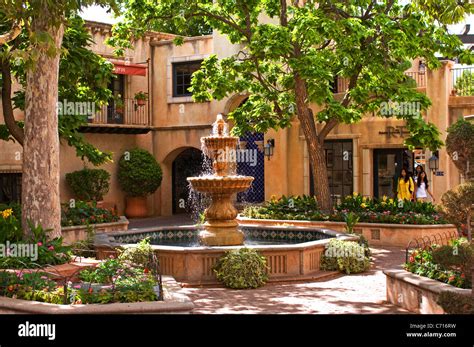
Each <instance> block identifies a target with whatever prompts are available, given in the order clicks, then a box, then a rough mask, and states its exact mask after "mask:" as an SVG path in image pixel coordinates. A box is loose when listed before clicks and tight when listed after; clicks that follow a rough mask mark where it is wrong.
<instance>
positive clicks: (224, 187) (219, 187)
mask: <svg viewBox="0 0 474 347" xmlns="http://www.w3.org/2000/svg"><path fill="white" fill-rule="evenodd" d="M253 180H254V178H253V177H251V176H208V177H206V176H203V177H188V182H189V183H191V186H192V188H193V189H194V190H196V191H198V192H201V193H209V194H219V193H221V194H234V193H239V192H243V191H245V190H247V189H249V188H250V185H251V184H252V182H253Z"/></svg>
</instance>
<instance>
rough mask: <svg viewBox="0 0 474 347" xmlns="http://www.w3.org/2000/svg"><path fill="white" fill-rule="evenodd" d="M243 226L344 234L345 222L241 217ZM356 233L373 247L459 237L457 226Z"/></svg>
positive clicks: (375, 226)
mask: <svg viewBox="0 0 474 347" xmlns="http://www.w3.org/2000/svg"><path fill="white" fill-rule="evenodd" d="M237 220H238V222H239V224H241V225H274V226H276V225H294V226H306V227H311V228H324V229H332V230H335V231H338V232H344V231H345V226H346V223H344V222H316V221H314V222H313V221H302V220H274V219H251V218H245V217H241V216H239V217H238V218H237ZM354 232H355V233H357V234H362V235H364V237H365V238H366V239H367V240H368V241H369V244H370V245H371V246H397V247H403V248H405V247H407V245H408V243H409V242H410V241H412V240H413V239H421V238H426V237H429V238H432V237H433V238H434V237H435V236H438V237H439V235H445V234H446V235H448V234H449V235H451V234H452V235H457V229H456V226H455V225H453V224H436V225H414V224H382V223H357V225H356V226H355V227H354ZM443 237H444V238H446V236H443Z"/></svg>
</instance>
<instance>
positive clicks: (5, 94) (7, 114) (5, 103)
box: [1, 57, 25, 146]
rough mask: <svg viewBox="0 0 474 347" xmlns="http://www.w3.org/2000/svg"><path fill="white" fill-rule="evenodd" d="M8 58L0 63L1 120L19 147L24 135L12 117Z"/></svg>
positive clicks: (10, 77)
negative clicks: (0, 72) (3, 120)
mask: <svg viewBox="0 0 474 347" xmlns="http://www.w3.org/2000/svg"><path fill="white" fill-rule="evenodd" d="M7 59H8V57H6V58H5V60H4V61H2V63H1V68H2V83H3V85H2V108H3V118H4V119H5V125H6V126H7V128H8V131H9V132H10V134H11V135H12V136H13V138H14V139H15V140H16V141H18V143H19V144H20V145H22V146H23V142H24V139H25V134H24V132H23V129H22V128H20V127H19V126H18V124H17V123H16V120H15V116H14V115H13V106H12V99H11V97H12V73H11V70H10V63H9V62H8V60H7Z"/></svg>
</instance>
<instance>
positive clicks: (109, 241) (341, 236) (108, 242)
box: [95, 224, 358, 253]
mask: <svg viewBox="0 0 474 347" xmlns="http://www.w3.org/2000/svg"><path fill="white" fill-rule="evenodd" d="M244 227H245V228H255V229H257V228H258V229H268V230H279V231H280V230H281V231H282V230H286V231H287V230H288V229H290V230H296V231H303V232H305V231H318V232H320V233H323V234H325V235H330V236H331V237H328V238H325V239H321V240H314V241H304V240H302V242H298V243H293V244H271V245H264V244H260V245H259V244H254V245H245V244H244V245H238V246H202V245H199V246H170V245H153V244H151V245H150V246H151V247H152V249H154V250H164V251H175V252H188V253H189V252H193V253H200V252H209V251H213V250H215V252H222V251H230V250H234V249H239V248H251V249H257V250H258V249H261V250H274V249H275V250H298V249H303V248H307V247H310V246H316V245H326V244H327V243H328V242H329V240H331V239H338V240H347V241H356V240H357V239H358V237H357V236H354V235H350V234H346V233H341V232H337V231H334V230H331V229H326V228H315V227H304V226H291V225H288V226H286V225H285V226H262V225H258V224H256V225H250V224H246V225H245V226H244ZM166 230H183V231H184V230H185V231H190V230H192V231H197V230H200V228H199V225H186V226H164V227H163V226H162V227H149V228H143V229H136V230H134V229H131V230H127V231H126V232H109V233H97V234H96V240H95V244H96V245H97V246H101V247H111V248H115V247H124V248H128V247H134V246H136V244H137V243H121V242H116V241H115V239H114V237H115V236H126V235H135V234H145V233H147V232H157V231H166Z"/></svg>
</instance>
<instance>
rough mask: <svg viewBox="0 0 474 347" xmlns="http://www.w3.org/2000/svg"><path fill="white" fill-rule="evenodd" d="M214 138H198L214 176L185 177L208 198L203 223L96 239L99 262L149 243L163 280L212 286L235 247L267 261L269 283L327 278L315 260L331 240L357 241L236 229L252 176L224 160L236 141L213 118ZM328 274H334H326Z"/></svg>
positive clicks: (297, 231) (325, 234)
mask: <svg viewBox="0 0 474 347" xmlns="http://www.w3.org/2000/svg"><path fill="white" fill-rule="evenodd" d="M213 129H214V130H213V134H212V135H211V136H208V137H203V138H202V139H201V141H202V148H203V153H204V154H205V155H206V156H207V157H209V158H210V159H211V160H212V166H213V171H214V173H213V174H210V175H204V176H200V177H189V178H188V181H189V183H190V185H191V188H192V189H193V190H195V191H198V192H200V193H203V194H207V195H209V196H210V198H211V200H212V202H211V204H210V206H209V207H208V208H207V209H206V210H205V212H204V216H205V219H206V222H205V223H204V224H203V225H202V226H200V227H198V226H169V227H157V228H149V229H140V230H137V231H133V230H132V231H128V232H116V233H107V234H105V233H103V234H97V235H96V242H95V247H96V250H97V251H98V256H99V257H106V256H107V255H109V254H110V251H111V250H113V249H114V248H116V247H132V246H133V245H134V244H136V243H137V242H139V241H140V240H143V239H144V238H149V239H150V243H151V244H152V247H153V249H154V250H155V251H156V253H157V255H158V257H159V260H160V266H161V272H162V274H164V275H171V276H173V277H174V278H175V279H176V280H177V281H179V282H185V283H188V284H190V285H202V284H214V283H217V280H216V278H215V276H214V272H213V266H214V265H215V264H216V262H217V260H218V259H219V258H220V257H221V256H222V255H224V254H225V252H226V251H229V250H232V249H236V248H239V247H243V246H245V247H248V248H254V249H256V250H258V251H259V252H260V253H261V254H262V255H263V256H264V257H266V259H267V265H268V267H269V271H268V275H269V281H291V280H303V279H314V278H321V277H324V276H327V275H328V273H327V272H321V271H320V267H319V266H320V259H321V255H322V254H323V252H324V250H325V246H326V244H327V243H328V242H329V240H330V239H331V238H335V237H337V238H342V239H345V240H356V239H357V238H356V237H352V236H347V235H346V234H342V233H337V232H335V231H332V230H328V229H316V228H308V227H294V226H292V227H288V226H260V225H258V226H257V225H241V226H239V224H238V222H237V220H236V217H237V209H236V208H235V207H234V206H233V198H234V196H235V194H236V193H238V192H242V191H245V190H247V189H248V188H249V187H250V186H251V184H252V181H253V177H248V176H238V175H236V173H235V168H236V162H235V159H234V160H231V161H228V160H227V161H226V160H221V159H222V158H232V156H227V155H223V154H225V152H226V151H229V150H235V148H236V147H237V144H238V141H239V138H238V137H233V136H229V135H228V125H227V124H226V123H225V122H224V120H223V118H222V116H221V115H219V116H218V117H217V120H216V122H215V123H214V127H213ZM329 275H333V273H329Z"/></svg>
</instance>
